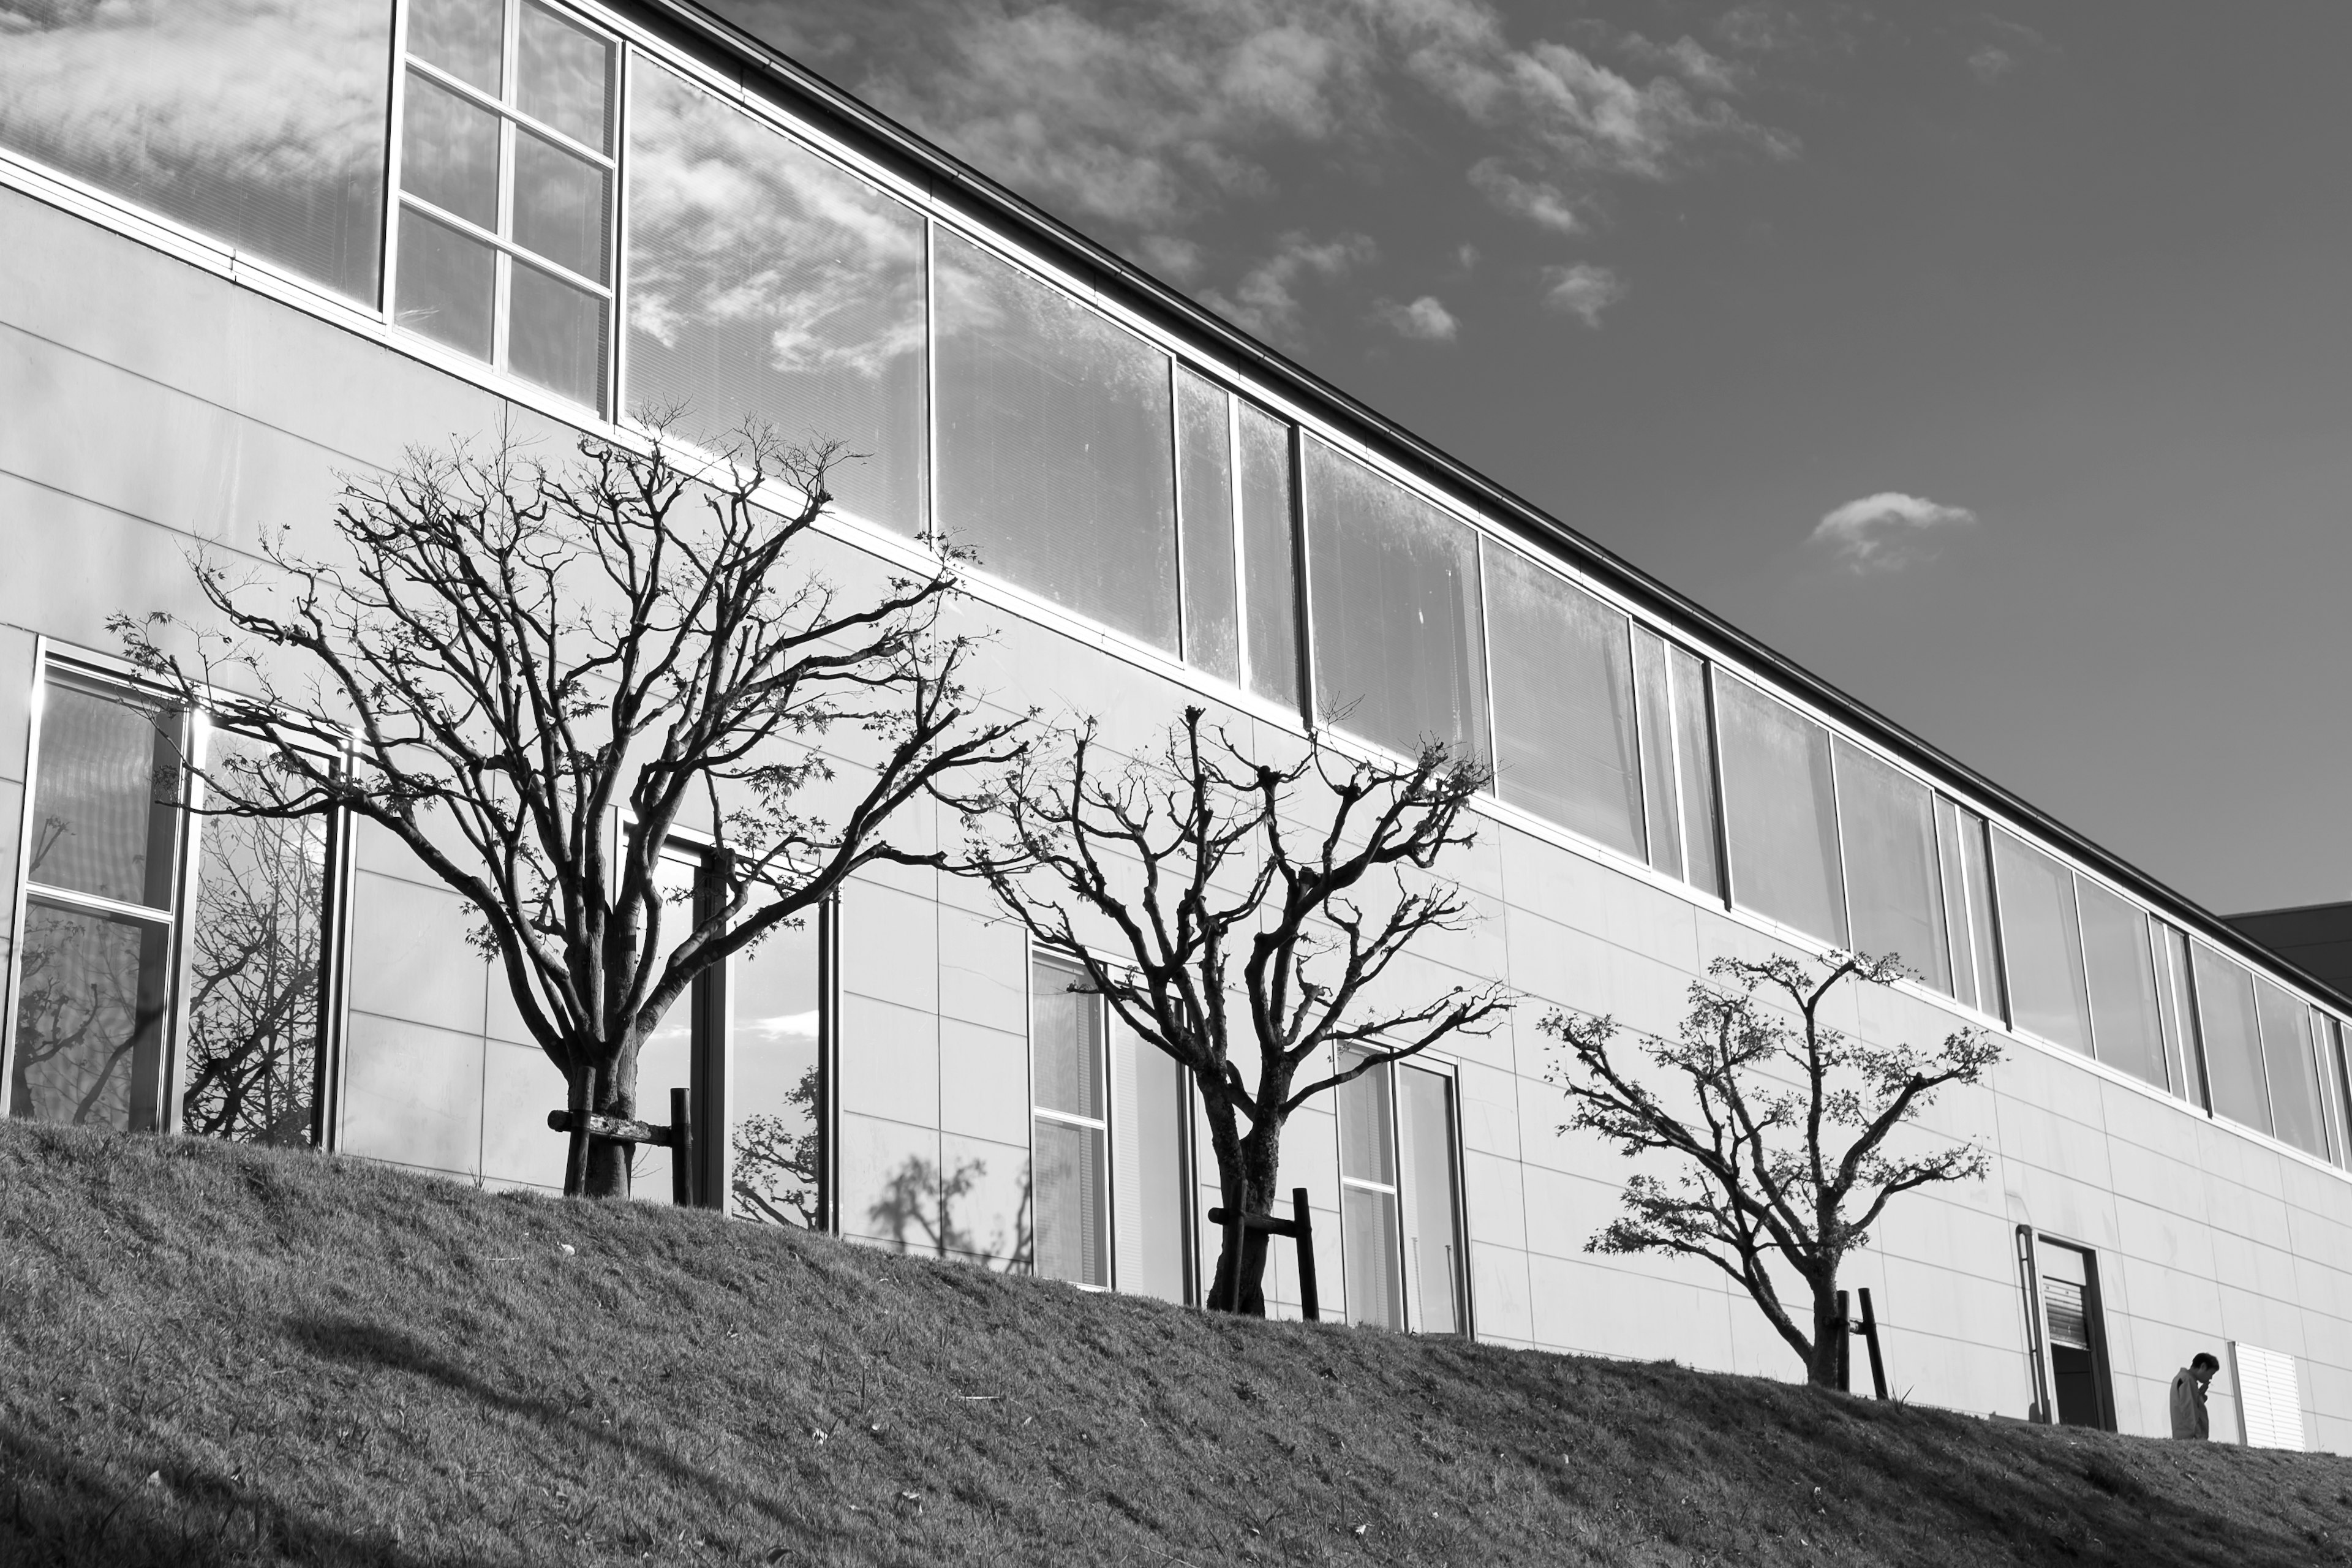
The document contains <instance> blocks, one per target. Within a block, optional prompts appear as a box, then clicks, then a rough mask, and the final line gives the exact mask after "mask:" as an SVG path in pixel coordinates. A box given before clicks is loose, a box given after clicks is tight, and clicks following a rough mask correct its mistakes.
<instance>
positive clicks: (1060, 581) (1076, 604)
mask: <svg viewBox="0 0 2352 1568" xmlns="http://www.w3.org/2000/svg"><path fill="white" fill-rule="evenodd" d="M936 257H937V263H938V268H939V276H938V282H937V290H936V291H937V294H938V299H939V311H940V321H939V389H940V390H939V398H940V409H939V427H940V521H942V523H944V525H945V526H946V528H947V530H948V531H949V533H950V536H951V537H952V538H953V539H955V540H956V541H957V542H961V543H963V544H968V545H971V546H972V547H974V548H975V549H977V550H978V551H979V552H980V560H981V564H982V567H983V568H985V569H986V570H987V571H989V572H990V573H992V574H995V575H996V576H999V577H1003V578H1004V579H1006V580H1007V581H1009V582H1013V583H1016V584H1020V585H1021V586H1022V587H1024V588H1026V589H1028V590H1030V591H1031V592H1032V593H1034V594H1038V595H1043V596H1044V597H1045V598H1047V599H1051V600H1052V601H1054V602H1055V604H1058V605H1067V606H1068V607H1069V608H1071V609H1073V610H1076V611H1078V612H1079V613H1080V614H1082V615H1086V616H1092V617H1094V618H1095V619H1096V620H1098V621H1101V622H1103V623H1104V624H1105V625H1107V626H1113V627H1116V628H1117V629H1118V630H1119V631H1122V632H1125V633H1127V634H1128V635H1129V636H1130V637H1136V638H1139V640H1141V641H1143V642H1147V643H1150V645H1152V646H1153V647H1160V648H1165V649H1167V650H1168V651H1169V652H1171V653H1174V652H1176V651H1177V646H1176V644H1177V638H1176V594H1177V588H1176V474H1175V442H1174V441H1173V440H1172V439H1171V432H1172V420H1171V408H1170V398H1169V369H1168V358H1167V356H1166V355H1165V354H1162V353H1160V351H1159V350H1157V349H1155V348H1152V347H1151V346H1150V344H1148V343H1146V342H1143V341H1142V340H1141V339H1139V338H1137V337H1135V336H1134V335H1133V334H1131V333H1129V332H1128V331H1124V330H1123V329H1121V328H1119V327H1118V326H1116V325H1114V324H1112V323H1111V322H1110V321H1108V320H1106V319H1105V318H1104V317H1102V316H1100V315H1098V314H1097V313H1096V312H1095V311H1093V310H1089V309H1087V307H1086V306H1084V305H1081V304H1079V303H1078V302H1077V301H1076V300H1073V299H1070V298H1069V297H1068V296H1066V295H1065V294H1063V293H1062V292H1061V291H1060V290H1059V289H1055V288H1053V287H1051V286H1050V285H1048V284H1046V283H1045V282H1043V281H1041V280H1039V279H1034V278H1031V277H1029V276H1028V275H1026V274H1025V273H1023V272H1020V271H1018V270H1016V269H1015V268H1013V267H1011V266H1009V265H1007V264H1006V263H1004V262H1003V261H999V260H998V259H996V258H994V257H992V256H990V255H988V254H987V253H986V252H984V251H982V250H981V249H979V248H978V247H974V246H972V245H971V244H968V243H967V242H965V241H964V240H962V239H960V238H958V237H955V236H953V235H950V234H947V233H944V232H943V233H941V234H940V236H939V237H938V244H937V248H936Z"/></svg>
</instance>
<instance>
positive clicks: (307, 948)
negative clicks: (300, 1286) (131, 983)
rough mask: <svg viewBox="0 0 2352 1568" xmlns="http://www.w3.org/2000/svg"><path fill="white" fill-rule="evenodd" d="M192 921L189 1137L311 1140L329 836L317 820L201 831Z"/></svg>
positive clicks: (222, 825)
mask: <svg viewBox="0 0 2352 1568" xmlns="http://www.w3.org/2000/svg"><path fill="white" fill-rule="evenodd" d="M203 845H204V851H203V861H202V866H201V868H200V870H199V874H198V878H197V883H196V897H195V906H194V910H192V911H191V914H192V919H191V921H190V925H189V942H190V943H191V944H192V948H193V951H192V952H191V953H190V957H189V971H190V973H189V986H190V990H189V1002H188V1044H187V1068H186V1071H185V1075H184V1078H183V1079H182V1081H183V1082H184V1084H185V1086H186V1087H185V1089H184V1090H183V1092H182V1095H181V1101H180V1125H181V1129H182V1130H183V1131H188V1132H194V1133H201V1134H203V1135H204V1136H205V1137H208V1138H226V1139H230V1140H232V1141H234V1142H241V1143H277V1144H307V1143H310V1142H314V1141H315V1138H316V1131H315V1123H316V1107H317V1103H318V1080H319V1041H320V1025H321V1023H322V1016H321V1012H320V992H321V984H320V982H321V979H322V976H323V968H322V965H323V961H324V958H325V931H324V917H325V913H326V908H327V904H326V897H327V854H326V830H325V827H324V826H323V825H322V824H320V823H319V822H317V821H315V820H304V821H297V822H263V821H255V820H250V819H246V818H237V817H216V818H214V819H213V820H211V821H208V822H206V823H205V825H204V836H203Z"/></svg>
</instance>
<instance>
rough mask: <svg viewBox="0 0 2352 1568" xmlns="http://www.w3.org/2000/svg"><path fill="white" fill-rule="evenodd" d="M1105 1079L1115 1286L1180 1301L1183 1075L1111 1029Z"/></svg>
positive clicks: (1131, 1034)
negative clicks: (1110, 1112) (1109, 1103)
mask: <svg viewBox="0 0 2352 1568" xmlns="http://www.w3.org/2000/svg"><path fill="white" fill-rule="evenodd" d="M1111 1048H1112V1050H1113V1051H1114V1052H1115V1053H1116V1058H1117V1059H1116V1062H1115V1064H1114V1066H1113V1069H1112V1072H1111V1082H1112V1085H1113V1098H1114V1100H1116V1102H1117V1104H1118V1115H1117V1116H1116V1117H1115V1118H1114V1122H1115V1126H1116V1131H1114V1132H1113V1133H1112V1136H1111V1156H1112V1160H1113V1162H1114V1163H1115V1164H1116V1166H1117V1175H1116V1176H1115V1178H1114V1179H1113V1181H1112V1183H1111V1192H1112V1194H1114V1196H1115V1198H1116V1200H1117V1203H1118V1223H1117V1224H1116V1226H1114V1227H1113V1234H1114V1235H1116V1237H1118V1269H1117V1283H1118V1288H1119V1289H1122V1290H1127V1291H1131V1292H1134V1293H1135V1294H1138V1295H1143V1296H1156V1297H1158V1298H1159V1299H1160V1300H1163V1301H1176V1302H1181V1301H1183V1300H1185V1274H1184V1263H1185V1258H1184V1233H1185V1229H1186V1226H1187V1224H1188V1216H1189V1210H1188V1208H1187V1205H1186V1204H1185V1199H1184V1190H1185V1185H1186V1183H1185V1157H1184V1117H1185V1114H1186V1111H1187V1109H1188V1101H1187V1096H1186V1094H1185V1092H1184V1090H1185V1081H1184V1069H1183V1068H1181V1067H1179V1066H1177V1064H1176V1061H1175V1059H1174V1058H1171V1057H1170V1056H1169V1055H1168V1053H1167V1052H1165V1051H1163V1050H1161V1049H1160V1047H1157V1046H1154V1045H1152V1044H1150V1042H1149V1041H1147V1040H1145V1039H1144V1038H1143V1037H1140V1036H1139V1035H1138V1034H1136V1033H1135V1031H1134V1030H1132V1029H1129V1028H1124V1027H1121V1026H1118V1025H1117V1024H1114V1025H1113V1026H1112V1029H1111Z"/></svg>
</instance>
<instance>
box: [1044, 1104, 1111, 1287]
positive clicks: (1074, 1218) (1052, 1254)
mask: <svg viewBox="0 0 2352 1568" xmlns="http://www.w3.org/2000/svg"><path fill="white" fill-rule="evenodd" d="M1036 1140H1037V1148H1036V1153H1035V1156H1034V1158H1035V1161H1036V1180H1037V1272H1038V1274H1039V1275H1041V1276H1043V1277H1044V1278H1045V1279H1067V1280H1069V1281H1071V1282H1072V1283H1074V1284H1079V1285H1108V1284H1109V1283H1110V1249H1109V1247H1108V1245H1107V1243H1108V1235H1107V1234H1106V1233H1107V1228H1108V1227H1107V1226H1106V1225H1105V1222H1104V1216H1103V1197H1104V1189H1105V1186H1106V1175H1107V1173H1106V1171H1105V1167H1104V1161H1103V1131H1102V1129H1101V1128H1099V1127H1074V1126H1071V1125H1070V1124H1068V1123H1067V1122H1062V1121H1047V1120H1046V1119H1045V1118H1044V1117H1042V1116H1041V1117H1039V1118H1038V1119H1037V1130H1036Z"/></svg>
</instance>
